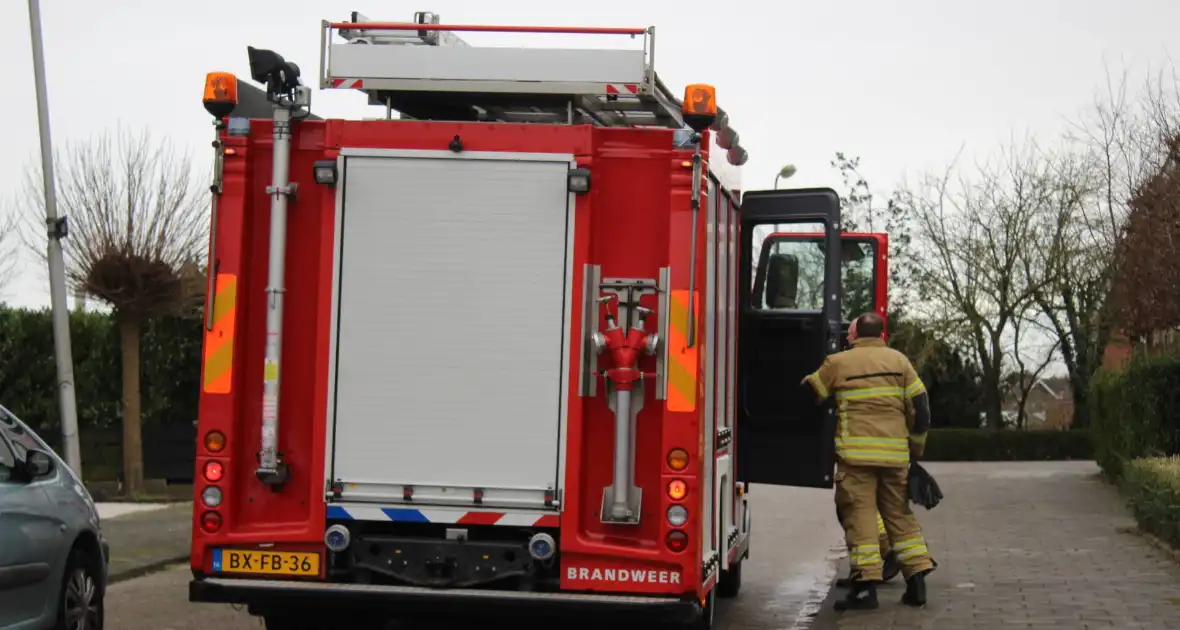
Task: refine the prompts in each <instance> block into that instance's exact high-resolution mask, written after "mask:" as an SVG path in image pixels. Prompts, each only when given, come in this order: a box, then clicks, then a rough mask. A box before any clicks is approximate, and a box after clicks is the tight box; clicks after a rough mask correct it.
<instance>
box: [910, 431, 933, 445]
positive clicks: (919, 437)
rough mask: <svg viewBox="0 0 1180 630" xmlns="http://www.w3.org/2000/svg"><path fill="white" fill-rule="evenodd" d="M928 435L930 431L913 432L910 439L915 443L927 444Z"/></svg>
mask: <svg viewBox="0 0 1180 630" xmlns="http://www.w3.org/2000/svg"><path fill="white" fill-rule="evenodd" d="M927 435H929V433H913V434H911V435H910V441H911V442H913V443H914V444H921V445H923V446H925V445H926V436H927Z"/></svg>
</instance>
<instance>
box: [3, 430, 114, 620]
mask: <svg viewBox="0 0 1180 630" xmlns="http://www.w3.org/2000/svg"><path fill="white" fill-rule="evenodd" d="M109 560H110V550H109V548H108V546H107V543H106V541H105V540H103V537H102V529H101V527H100V526H99V520H98V508H97V507H95V505H94V500H93V499H91V497H90V493H89V492H87V491H86V488H85V487H84V486H83V485H82V482H81V481H80V480H79V479H78V476H77V475H75V474H74V472H73V471H72V470H70V468H69V467H68V466H67V465H66V463H65V462H64V461H62V460H61V458H60V457H58V456H57V454H55V453H54V452H53V450H52V449H50V448H49V446H48V445H46V444H45V442H44V441H43V440H41V438H39V437H37V435H36V434H35V433H33V431H32V430H31V429H29V427H28V426H27V425H25V424H24V423H23V422H21V421H20V420H19V419H18V418H17V417H16V416H14V415H13V414H12V413H10V412H9V411H8V410H7V409H5V408H4V407H0V629H3V630H50V629H53V630H101V628H102V624H103V604H102V602H103V594H104V591H105V589H106V580H107V564H108V562H109Z"/></svg>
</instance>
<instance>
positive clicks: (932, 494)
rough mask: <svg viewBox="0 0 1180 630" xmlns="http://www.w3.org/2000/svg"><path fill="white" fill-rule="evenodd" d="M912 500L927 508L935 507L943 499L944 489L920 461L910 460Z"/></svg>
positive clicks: (910, 491) (910, 493)
mask: <svg viewBox="0 0 1180 630" xmlns="http://www.w3.org/2000/svg"><path fill="white" fill-rule="evenodd" d="M908 485H909V488H908V490H909V495H910V501H912V502H914V503H917V504H918V505H920V506H922V507H924V508H926V509H927V510H932V509H934V507H935V506H937V505H938V504H939V502H940V501H942V496H943V495H942V490H941V489H940V488H939V487H938V482H937V481H935V480H934V477H933V476H932V475H931V474H930V473H929V472H927V470H926V469H925V468H923V467H922V465H921V464H919V463H918V462H910V473H909V479H908Z"/></svg>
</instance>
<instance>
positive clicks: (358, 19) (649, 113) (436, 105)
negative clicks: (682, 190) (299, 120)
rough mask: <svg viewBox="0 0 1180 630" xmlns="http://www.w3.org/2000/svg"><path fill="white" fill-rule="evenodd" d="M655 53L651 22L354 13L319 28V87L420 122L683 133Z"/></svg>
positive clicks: (675, 100) (674, 99)
mask: <svg viewBox="0 0 1180 630" xmlns="http://www.w3.org/2000/svg"><path fill="white" fill-rule="evenodd" d="M461 31H466V32H496V33H564V34H583V35H618V36H629V38H630V39H632V40H633V39H635V38H637V37H642V38H643V48H642V49H641V50H639V49H635V50H626V49H582V48H577V49H573V48H498V47H475V46H471V45H470V44H468V43H467V42H465V41H463V40H462V39H460V38H459V36H458V35H456V34H455V33H456V32H461ZM334 35H335V36H339V37H340V38H341V39H343V40H344V42H343V43H340V42H338V41H335V39H334V37H333V36H334ZM654 58H655V27H648V28H591V27H545V26H477V25H449V26H443V25H440V24H439V16H438V14H437V13H430V12H425V11H420V12H417V13H415V14H414V21H413V22H411V23H401V22H378V21H372V20H369V19H368V18H366V17H364V16H363V15H360V14H359V13H357V12H353V13H352V16H351V20H350V21H347V22H328V21H324V22H323V23H322V25H321V34H320V88H322V89H354V90H359V91H361V92H364V93H365V94H367V95H368V96H369V103H370V104H371V105H384V106H385V107H386V112H387V116H392V112H393V111H395V110H396V111H398V112H399V113H400V114H401V115H402V118H412V119H419V120H450V121H498V122H519V123H527V122H533V123H550V124H594V125H600V126H608V127H644V126H646V127H666V128H673V129H685V128H686V125H685V124H684V120H683V118H682V117H681V113H680V110H681V101H680V99H679V98H677V97H676V96H675V94H673V93H672V92H671V91H670V90H669V89H668V88H667V86H665V85H664V83H663V82H662V81H660V78H659V76H657V75H656V72H655V69H654V67H653V65H652V62H653V59H654ZM718 114H719V118H718V120H719V121H721V120H723V119H725V118H726V117H725V115H724V113H722V112H721V111H720V110H719V111H718ZM721 124H722V126H724V124H725V123H721Z"/></svg>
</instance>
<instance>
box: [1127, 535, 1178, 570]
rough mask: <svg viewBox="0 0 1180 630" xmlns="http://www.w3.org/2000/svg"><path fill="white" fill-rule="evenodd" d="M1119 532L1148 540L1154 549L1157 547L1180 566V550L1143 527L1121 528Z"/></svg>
mask: <svg viewBox="0 0 1180 630" xmlns="http://www.w3.org/2000/svg"><path fill="white" fill-rule="evenodd" d="M1119 531H1120V532H1122V533H1124V534H1133V535H1135V536H1138V537H1140V538H1142V539H1144V540H1146V541H1147V542H1148V543H1150V544H1151V546H1152V547H1155V548H1156V549H1159V550H1160V551H1162V552H1163V553H1164V555H1165V556H1167V557H1168V558H1169V559H1170V560H1172V561H1173V562H1175V563H1176V564H1180V549H1176V548H1175V547H1173V546H1171V545H1169V544H1168V543H1166V542H1164V541H1163V540H1162V539H1160V538H1159V537H1158V536H1156V535H1155V534H1152V533H1151V532H1149V531H1147V530H1145V529H1143V528H1142V527H1138V526H1134V527H1120V528H1119Z"/></svg>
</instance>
